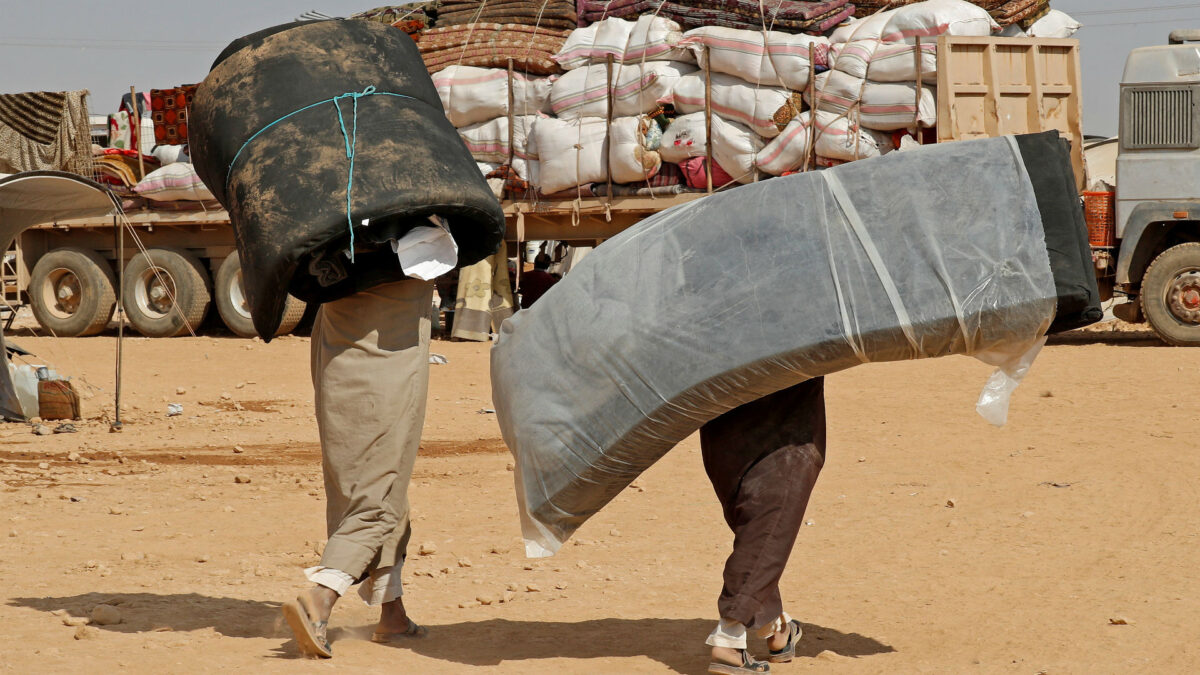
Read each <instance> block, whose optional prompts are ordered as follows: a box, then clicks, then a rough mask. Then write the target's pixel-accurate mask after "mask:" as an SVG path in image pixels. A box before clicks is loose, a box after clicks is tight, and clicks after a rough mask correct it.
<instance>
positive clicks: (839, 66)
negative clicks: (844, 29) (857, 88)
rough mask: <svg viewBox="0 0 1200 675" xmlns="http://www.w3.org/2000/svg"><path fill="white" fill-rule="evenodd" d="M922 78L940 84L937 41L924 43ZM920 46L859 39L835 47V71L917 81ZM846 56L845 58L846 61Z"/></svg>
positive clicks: (875, 78) (832, 59) (878, 79)
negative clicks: (938, 81) (918, 48)
mask: <svg viewBox="0 0 1200 675" xmlns="http://www.w3.org/2000/svg"><path fill="white" fill-rule="evenodd" d="M920 50H921V79H922V81H924V82H927V83H929V84H937V42H935V41H934V40H932V39H930V40H924V41H922V42H921V47H920ZM916 51H917V46H916V45H910V44H906V43H903V42H874V41H871V40H858V41H855V42H847V43H843V44H838V45H833V48H832V49H831V50H830V54H829V59H830V62H831V68H833V69H834V70H837V71H839V72H842V73H846V74H847V75H850V76H853V77H857V78H859V79H868V80H872V81H875V82H915V81H916V79H917V62H916V56H915V52H916ZM843 57H844V58H843Z"/></svg>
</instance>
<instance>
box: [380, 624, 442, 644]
mask: <svg viewBox="0 0 1200 675" xmlns="http://www.w3.org/2000/svg"><path fill="white" fill-rule="evenodd" d="M428 634H429V629H428V628H426V627H424V626H422V625H419V624H418V623H417V622H416V621H413V620H412V619H409V620H408V630H406V631H404V632H402V633H381V632H379V631H375V632H374V633H373V634H371V642H378V643H380V644H387V643H389V642H395V641H397V640H408V639H412V638H423V637H425V636H426V635H428Z"/></svg>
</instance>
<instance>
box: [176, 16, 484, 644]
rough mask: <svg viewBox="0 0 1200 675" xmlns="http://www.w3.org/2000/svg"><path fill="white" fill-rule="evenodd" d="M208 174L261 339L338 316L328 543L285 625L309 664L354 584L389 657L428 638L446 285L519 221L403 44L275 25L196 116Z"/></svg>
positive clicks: (223, 65) (361, 33)
mask: <svg viewBox="0 0 1200 675" xmlns="http://www.w3.org/2000/svg"><path fill="white" fill-rule="evenodd" d="M189 111H190V112H189V119H190V122H191V126H190V133H191V134H192V135H194V136H195V138H194V139H193V141H194V142H193V143H192V148H193V150H194V153H193V159H194V160H195V166H196V171H197V173H198V174H199V175H200V177H201V179H202V180H203V181H204V183H205V185H207V186H209V187H210V189H211V190H212V191H213V194H214V196H216V197H217V199H218V200H220V201H221V204H222V205H223V206H224V207H225V208H226V209H227V210H228V212H229V217H230V222H231V223H232V224H233V228H234V232H235V234H236V235H237V245H238V255H239V258H240V263H241V268H242V272H243V281H244V283H245V287H246V291H247V293H246V295H247V301H248V303H249V305H250V311H251V315H252V317H253V319H254V327H255V330H256V332H257V333H258V334H259V335H260V336H261V337H262V338H263V339H264V340H270V339H272V338H273V337H274V336H275V335H277V334H278V329H279V326H280V322H281V317H282V315H283V309H284V306H285V304H286V299H287V296H288V294H291V295H294V296H296V297H297V298H299V299H301V300H303V301H305V302H307V303H310V304H319V305H321V308H320V311H319V312H318V314H317V318H316V324H315V325H314V327H313V334H312V356H311V367H312V378H313V389H314V403H315V404H316V414H317V426H318V429H319V431H320V436H321V453H322V458H321V459H322V468H323V473H324V479H325V496H326V502H327V503H326V510H325V520H326V525H327V534H328V537H329V539H328V542H327V543H326V545H325V550H324V552H323V554H322V555H321V562H320V565H318V566H315V567H311V568H309V569H307V570H305V573H306V576H307V577H308V579H309V581H311V582H312V583H313V584H314V585H313V586H311V587H309V588H308V589H307V590H305V591H303V592H301V593H300V595H299V597H297V598H296V599H295V600H294V601H291V602H288V603H285V604H284V606H283V613H284V616H285V617H286V619H287V622H288V625H289V626H290V627H291V629H292V632H293V633H294V634H295V636H296V642H297V644H298V646H299V648H300V650H301V652H302V653H304V654H305V655H307V656H320V657H329V656H332V651H331V649H330V645H329V640H328V636H327V627H328V622H329V617H330V614H331V612H332V609H333V606H334V604H335V603H336V602H337V599H338V598H339V597H340V596H341V595H342V594H344V593H345V592H346V591H347V590H349V588H350V587H351V586H353V585H355V584H360V594H361V595H362V596H363V598H364V599H365V600H366V601H367V603H368V604H371V605H379V606H380V607H381V612H380V617H379V623H378V625H377V626H376V627H375V633H374V636H373V638H372V639H373V640H375V641H377V642H388V641H392V640H395V639H400V638H408V637H415V636H420V635H423V634H424V633H425V630H424V629H423V628H421V627H420V626H418V625H417V624H416V623H414V622H413V621H412V620H411V619H410V618H409V617H408V614H407V612H406V610H405V607H404V602H403V599H402V597H401V585H400V575H401V568H402V566H403V564H404V557H405V551H406V549H407V546H408V541H409V538H410V527H409V508H408V484H409V479H410V478H411V476H412V470H413V464H414V461H415V459H416V455H417V449H418V446H419V444H420V439H421V427H422V425H423V423H424V419H425V397H426V393H427V390H428V383H429V331H430V310H431V308H432V293H433V283H432V281H431V280H432V279H434V278H436V277H438V276H440V275H442V274H444V273H446V272H447V271H449V270H451V269H453V268H455V267H464V266H468V265H472V264H475V263H477V262H479V261H481V260H484V259H486V258H488V257H489V256H492V255H493V254H494V253H496V251H497V250H498V249H499V248H500V246H501V244H502V242H503V239H504V212H503V210H502V209H501V208H500V204H499V202H497V201H496V198H495V195H493V194H492V191H491V189H490V188H488V186H487V183H486V182H485V181H484V179H483V175H482V174H481V173H480V171H479V168H478V166H477V165H476V163H475V161H474V159H473V158H472V157H471V154H470V152H469V151H468V150H467V148H466V146H464V145H463V143H462V139H461V138H460V137H459V135H458V132H457V130H456V129H455V128H454V126H453V125H452V124H450V122H449V120H447V119H446V116H445V112H444V111H443V108H442V105H441V100H440V98H439V96H438V92H437V88H436V87H435V86H434V85H433V81H432V80H431V79H430V77H429V72H428V70H427V69H426V68H425V64H424V61H423V60H422V59H421V54H420V52H419V50H418V49H417V47H416V44H415V43H414V42H413V41H412V39H410V38H409V37H408V36H407V35H405V34H404V33H403V32H402V31H398V30H396V29H394V28H392V27H391V26H386V25H383V24H379V23H375V22H370V21H358V20H344V21H343V20H329V21H313V22H300V23H292V24H285V25H282V26H274V27H271V28H267V29H264V30H261V31H257V32H255V33H252V34H250V35H247V36H244V37H242V38H238V39H237V40H235V41H234V42H233V43H231V44H230V45H229V46H228V47H226V48H225V49H224V50H223V51H222V53H221V54H220V55H219V56H218V57H217V60H216V62H215V63H214V64H213V68H212V70H211V71H210V73H209V75H208V77H206V78H205V80H204V82H202V83H201V84H200V85H199V86H198V87H197V89H196V93H195V98H194V99H193V100H192V101H191V106H190V108H189Z"/></svg>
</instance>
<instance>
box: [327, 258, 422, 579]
mask: <svg viewBox="0 0 1200 675" xmlns="http://www.w3.org/2000/svg"><path fill="white" fill-rule="evenodd" d="M432 303H433V284H432V283H431V282H426V281H417V280H414V279H406V280H404V281H398V282H394V283H389V284H383V285H381V286H376V287H375V288H371V289H369V290H366V291H362V292H360V293H355V294H354V295H351V296H348V297H345V298H342V299H340V300H335V301H333V302H327V303H325V304H323V305H321V309H320V311H318V312H317V319H316V324H315V325H314V326H313V333H312V379H313V389H314V390H315V397H314V403H315V404H316V409H317V427H318V429H319V430H320V434H321V458H322V464H323V467H324V474H325V500H326V510H325V520H326V525H327V528H328V533H329V541H328V543H327V544H326V545H325V553H324V554H323V555H322V556H321V565H322V566H323V567H327V568H333V569H336V570H341V571H342V572H345V573H346V574H348V575H350V576H352V577H354V578H355V579H356V580H358V581H362V580H363V579H364V578H365V577H366V576H367V575H368V574H369V573H370V572H372V571H374V570H376V569H381V568H387V567H391V566H393V565H397V564H400V563H403V562H404V554H405V550H406V549H407V548H408V539H409V535H410V529H409V521H408V483H409V479H410V478H411V477H412V470H413V463H414V462H415V460H416V458H417V449H418V447H419V445H420V442H421V427H422V425H423V424H424V422H425V398H426V393H427V392H428V389H429V308H430V306H431V305H432ZM397 569H398V568H397Z"/></svg>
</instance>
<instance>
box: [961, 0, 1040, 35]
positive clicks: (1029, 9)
mask: <svg viewBox="0 0 1200 675" xmlns="http://www.w3.org/2000/svg"><path fill="white" fill-rule="evenodd" d="M976 4H982V3H976ZM991 4H998V6H997V7H995V8H993V9H991V13H992V17H993V18H994V19H996V23H998V24H1000V26H1001V27H1005V26H1010V25H1012V24H1019V25H1020V26H1021V27H1022V28H1029V27H1030V26H1032V25H1033V24H1034V22H1036V21H1037V20H1038V19H1040V18H1042V17H1043V16H1046V14H1048V13H1049V12H1050V0H1009V2H1001V3H991Z"/></svg>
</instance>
